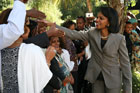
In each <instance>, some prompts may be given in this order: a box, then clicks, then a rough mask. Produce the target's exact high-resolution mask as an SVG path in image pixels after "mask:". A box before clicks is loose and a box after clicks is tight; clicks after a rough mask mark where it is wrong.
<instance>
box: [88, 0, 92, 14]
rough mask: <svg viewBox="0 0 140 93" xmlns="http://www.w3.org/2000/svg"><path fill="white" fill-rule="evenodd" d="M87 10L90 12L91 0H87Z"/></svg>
mask: <svg viewBox="0 0 140 93" xmlns="http://www.w3.org/2000/svg"><path fill="white" fill-rule="evenodd" d="M87 7H88V11H89V12H92V6H91V0H87Z"/></svg>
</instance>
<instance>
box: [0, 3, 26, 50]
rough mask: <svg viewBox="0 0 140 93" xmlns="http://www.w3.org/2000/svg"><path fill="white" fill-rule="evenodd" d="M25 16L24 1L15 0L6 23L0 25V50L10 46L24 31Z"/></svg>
mask: <svg viewBox="0 0 140 93" xmlns="http://www.w3.org/2000/svg"><path fill="white" fill-rule="evenodd" d="M25 16H26V8H25V5H24V3H22V2H21V1H15V2H14V6H13V9H12V11H11V13H10V15H9V18H8V24H3V25H0V50H1V49H3V48H5V47H8V46H10V45H11V44H12V43H14V42H15V41H16V40H17V39H18V38H19V37H20V36H21V35H22V34H23V33H24V23H25Z"/></svg>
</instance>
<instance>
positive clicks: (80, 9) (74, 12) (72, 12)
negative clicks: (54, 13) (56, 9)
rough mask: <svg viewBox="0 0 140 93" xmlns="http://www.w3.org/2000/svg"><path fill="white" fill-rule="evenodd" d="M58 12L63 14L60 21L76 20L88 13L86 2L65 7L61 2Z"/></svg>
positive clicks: (83, 0)
mask: <svg viewBox="0 0 140 93" xmlns="http://www.w3.org/2000/svg"><path fill="white" fill-rule="evenodd" d="M73 2H74V1H73ZM60 10H61V11H62V14H63V16H62V19H76V17H77V16H84V15H85V13H86V11H88V9H87V7H86V0H81V2H78V3H75V4H68V5H67V7H66V6H65V3H64V2H61V4H60Z"/></svg>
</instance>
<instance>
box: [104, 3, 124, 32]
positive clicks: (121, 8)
mask: <svg viewBox="0 0 140 93" xmlns="http://www.w3.org/2000/svg"><path fill="white" fill-rule="evenodd" d="M125 1H126V0H125ZM107 2H108V5H109V6H110V7H112V8H114V9H115V10H116V11H117V12H118V15H119V24H120V33H123V31H124V26H125V19H126V13H125V12H126V11H125V9H126V8H125V4H121V2H120V0H107Z"/></svg>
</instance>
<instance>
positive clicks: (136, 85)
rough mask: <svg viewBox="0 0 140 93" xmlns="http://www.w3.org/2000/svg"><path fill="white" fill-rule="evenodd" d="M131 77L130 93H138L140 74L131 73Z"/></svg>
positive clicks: (139, 91)
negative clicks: (131, 92)
mask: <svg viewBox="0 0 140 93" xmlns="http://www.w3.org/2000/svg"><path fill="white" fill-rule="evenodd" d="M132 75H133V77H132V91H133V93H140V73H139V72H133V73H132Z"/></svg>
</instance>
